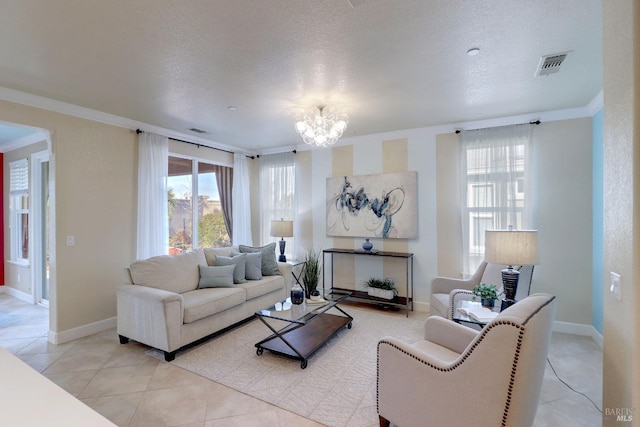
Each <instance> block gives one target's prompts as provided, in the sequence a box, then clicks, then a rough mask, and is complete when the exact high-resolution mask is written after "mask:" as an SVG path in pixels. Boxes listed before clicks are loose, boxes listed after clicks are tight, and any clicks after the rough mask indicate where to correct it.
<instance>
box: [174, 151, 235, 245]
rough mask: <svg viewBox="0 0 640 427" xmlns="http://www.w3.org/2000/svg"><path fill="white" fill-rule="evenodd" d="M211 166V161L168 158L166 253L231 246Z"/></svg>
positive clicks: (212, 166)
mask: <svg viewBox="0 0 640 427" xmlns="http://www.w3.org/2000/svg"><path fill="white" fill-rule="evenodd" d="M214 168H215V167H214V165H212V164H208V163H203V162H198V161H196V160H191V159H185V158H180V157H173V156H170V157H169V179H168V183H167V184H168V195H167V197H168V202H169V203H168V204H169V253H170V254H175V253H180V252H185V251H189V250H192V249H193V248H194V247H196V248H206V247H221V246H229V245H231V239H230V237H229V233H228V231H227V227H226V224H225V221H224V216H223V213H222V206H221V203H220V195H219V192H218V185H217V183H216V174H215V172H214ZM194 177H195V178H196V179H194ZM194 213H195V215H194ZM194 225H195V226H194Z"/></svg>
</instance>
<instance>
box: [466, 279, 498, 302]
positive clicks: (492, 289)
mask: <svg viewBox="0 0 640 427" xmlns="http://www.w3.org/2000/svg"><path fill="white" fill-rule="evenodd" d="M471 292H473V300H474V301H475V300H476V297H480V298H481V299H486V300H490V301H492V300H496V299H498V288H497V287H496V285H487V284H485V283H480V284H479V285H476V286H474V288H473V289H472V290H471Z"/></svg>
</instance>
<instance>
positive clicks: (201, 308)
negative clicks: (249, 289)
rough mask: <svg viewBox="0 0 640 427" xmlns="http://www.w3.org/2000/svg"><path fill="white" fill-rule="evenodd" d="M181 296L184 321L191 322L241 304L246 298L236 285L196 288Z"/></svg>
mask: <svg viewBox="0 0 640 427" xmlns="http://www.w3.org/2000/svg"><path fill="white" fill-rule="evenodd" d="M182 298H183V299H184V323H192V322H195V321H196V320H200V319H204V318H205V317H208V316H211V315H213V314H216V313H220V312H221V311H224V310H227V309H229V308H231V307H235V306H237V305H240V304H242V303H243V302H245V300H246V292H245V291H244V289H238V288H237V287H233V288H208V289H197V290H195V291H190V292H185V293H184V294H182Z"/></svg>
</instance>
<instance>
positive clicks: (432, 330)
mask: <svg viewBox="0 0 640 427" xmlns="http://www.w3.org/2000/svg"><path fill="white" fill-rule="evenodd" d="M476 336H478V331H476V330H475V329H471V328H467V327H466V326H462V325H459V324H458V323H456V322H454V321H453V320H449V319H444V318H442V317H439V316H433V317H429V318H428V319H427V321H426V322H425V323H424V339H425V340H427V341H431V342H433V343H435V344H438V345H440V346H442V347H446V348H448V349H449V350H451V351H454V352H456V353H463V352H464V350H465V349H466V348H467V346H468V345H469V344H470V343H471V341H473V340H474V339H475V338H476Z"/></svg>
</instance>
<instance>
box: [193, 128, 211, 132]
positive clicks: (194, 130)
mask: <svg viewBox="0 0 640 427" xmlns="http://www.w3.org/2000/svg"><path fill="white" fill-rule="evenodd" d="M189 130H190V131H191V132H195V133H207V131H206V130H202V129H198V128H190V129H189Z"/></svg>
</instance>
